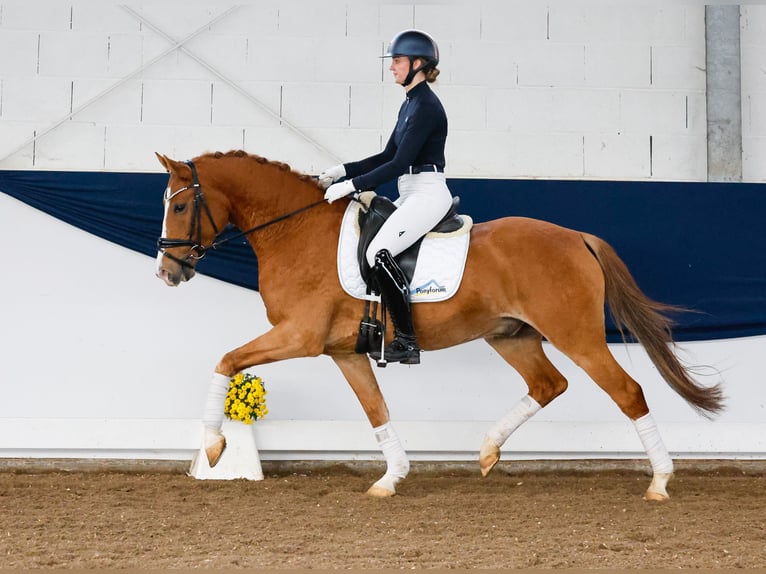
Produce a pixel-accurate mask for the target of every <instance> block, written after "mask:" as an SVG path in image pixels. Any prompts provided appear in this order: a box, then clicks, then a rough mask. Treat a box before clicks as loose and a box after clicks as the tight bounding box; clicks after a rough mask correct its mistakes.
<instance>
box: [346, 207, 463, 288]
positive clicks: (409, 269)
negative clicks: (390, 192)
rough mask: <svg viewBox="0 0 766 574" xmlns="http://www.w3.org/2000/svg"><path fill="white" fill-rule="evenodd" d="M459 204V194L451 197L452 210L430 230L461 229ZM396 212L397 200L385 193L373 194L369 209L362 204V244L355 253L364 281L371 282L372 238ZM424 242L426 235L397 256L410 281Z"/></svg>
mask: <svg viewBox="0 0 766 574" xmlns="http://www.w3.org/2000/svg"><path fill="white" fill-rule="evenodd" d="M459 205H460V197H454V198H452V206H451V207H450V209H449V211H447V214H446V215H445V216H444V217H443V218H442V219H441V221H439V223H437V224H436V225H435V226H434V228H433V229H432V230H431V231H432V232H436V233H451V232H453V231H457V230H458V229H460V228H461V227H462V226H463V219H462V218H461V217H460V215H458V212H457V210H458V206H459ZM394 211H396V205H394V202H393V201H391V200H390V199H388V198H387V197H385V196H382V195H376V196H374V197H373V198H372V200H371V201H370V204H369V206H367V207H366V209H365V204H362V209H360V210H359V216H358V217H359V218H358V221H359V246H358V248H357V252H356V254H357V258H358V260H359V271H360V272H361V274H362V279H364V281H365V283H367V284H368V285H369V283H370V281H369V279H370V272H371V271H372V270H371V269H370V266H369V264H368V263H367V255H366V254H367V248H368V247H369V245H370V242H371V241H372V238H373V237H375V235H376V234H377V233H378V231H379V230H380V227H381V226H382V225H383V223H384V222H385V221H386V219H388V218H389V216H390V215H391V214H392V213H393V212H394ZM422 243H423V237H421V238H420V239H418V240H417V241H416V242H415V243H413V244H412V245H410V246H409V247H408V248H407V249H405V250H404V251H402V252H401V253H400V254H399V255H397V256H396V257H395V258H394V259H396V262H397V263H398V264H399V267H400V268H401V270H402V272H403V273H404V276H405V277H406V278H407V282H408V283H410V282H412V276H413V275H414V273H415V264H416V263H417V260H418V253H419V251H420V245H421V244H422Z"/></svg>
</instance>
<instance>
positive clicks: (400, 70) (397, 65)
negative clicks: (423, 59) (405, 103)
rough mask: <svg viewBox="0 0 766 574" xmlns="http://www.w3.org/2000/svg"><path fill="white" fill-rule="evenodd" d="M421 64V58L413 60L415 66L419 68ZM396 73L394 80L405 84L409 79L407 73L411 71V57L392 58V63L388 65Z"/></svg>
mask: <svg viewBox="0 0 766 574" xmlns="http://www.w3.org/2000/svg"><path fill="white" fill-rule="evenodd" d="M419 65H420V60H415V62H413V67H415V68H417V67H418V66H419ZM388 69H389V70H391V72H393V74H394V81H395V82H396V83H397V84H400V85H401V84H403V83H404V80H405V79H407V74H409V73H410V59H409V58H408V57H407V56H394V57H393V58H391V65H390V66H389V67H388Z"/></svg>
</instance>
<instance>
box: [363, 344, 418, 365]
mask: <svg viewBox="0 0 766 574" xmlns="http://www.w3.org/2000/svg"><path fill="white" fill-rule="evenodd" d="M370 358H371V359H373V360H374V361H377V363H378V366H379V367H385V366H386V364H387V363H401V364H402V365H419V364H420V348H419V347H418V344H417V343H416V342H415V339H414V338H413V339H412V341H411V342H410V341H408V340H407V339H404V338H400V337H396V338H395V339H394V340H393V341H391V342H390V343H389V344H388V345H386V348H385V349H384V351H383V358H382V359H381V353H380V351H372V352H371V353H370Z"/></svg>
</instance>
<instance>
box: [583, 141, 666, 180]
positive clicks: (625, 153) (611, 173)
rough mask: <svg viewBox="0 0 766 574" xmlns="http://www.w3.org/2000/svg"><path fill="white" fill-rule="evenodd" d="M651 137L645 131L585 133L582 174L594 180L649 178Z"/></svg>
mask: <svg viewBox="0 0 766 574" xmlns="http://www.w3.org/2000/svg"><path fill="white" fill-rule="evenodd" d="M648 140H649V138H648V137H647V136H646V135H643V134H625V133H614V132H612V133H605V134H586V135H585V138H584V151H583V155H584V159H583V176H585V177H586V178H592V179H601V178H606V179H616V180H620V179H647V178H648V177H649V176H650V175H651V173H650V163H651V159H650V156H649V145H648V144H649V142H648Z"/></svg>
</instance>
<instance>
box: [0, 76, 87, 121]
mask: <svg viewBox="0 0 766 574" xmlns="http://www.w3.org/2000/svg"><path fill="white" fill-rule="evenodd" d="M71 98H72V80H70V79H68V78H41V77H39V76H30V77H27V78H7V79H4V80H3V98H2V101H3V116H2V119H3V122H5V121H25V122H29V123H30V125H41V124H45V123H47V122H53V121H55V120H58V119H60V118H62V117H64V116H65V115H66V114H68V113H69V112H70V111H71V104H72V102H71Z"/></svg>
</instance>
